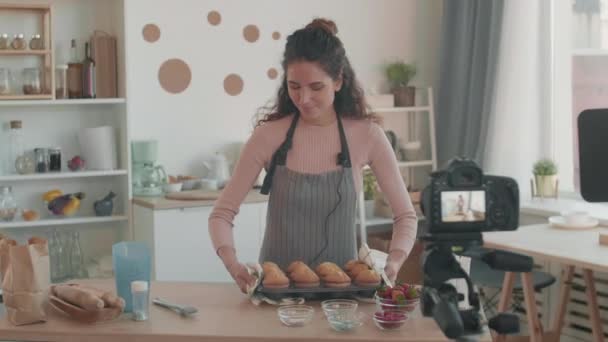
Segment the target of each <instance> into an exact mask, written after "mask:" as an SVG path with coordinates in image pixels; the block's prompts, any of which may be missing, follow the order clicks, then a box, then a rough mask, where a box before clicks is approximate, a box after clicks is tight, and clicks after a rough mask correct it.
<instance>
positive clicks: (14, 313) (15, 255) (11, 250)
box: [0, 237, 50, 325]
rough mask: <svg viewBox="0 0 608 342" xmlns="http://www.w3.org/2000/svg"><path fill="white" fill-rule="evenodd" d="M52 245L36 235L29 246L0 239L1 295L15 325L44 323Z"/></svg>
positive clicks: (29, 242)
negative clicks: (49, 245) (50, 248)
mask: <svg viewBox="0 0 608 342" xmlns="http://www.w3.org/2000/svg"><path fill="white" fill-rule="evenodd" d="M49 272H50V264H49V247H48V243H47V241H46V240H45V239H42V238H37V237H33V238H31V239H29V240H28V243H27V245H24V246H19V245H17V243H16V242H15V241H14V240H9V239H2V240H0V273H1V274H2V277H1V278H2V294H3V297H4V305H5V306H6V312H7V317H8V320H9V322H11V323H12V324H14V325H23V324H31V323H36V322H44V321H45V320H46V314H45V312H44V301H45V298H46V297H47V292H48V289H49V285H50V284H49V283H50V273H49Z"/></svg>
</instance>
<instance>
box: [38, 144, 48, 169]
mask: <svg viewBox="0 0 608 342" xmlns="http://www.w3.org/2000/svg"><path fill="white" fill-rule="evenodd" d="M34 153H35V154H36V172H37V173H45V172H47V171H48V170H49V155H48V152H47V150H46V148H42V147H38V148H35V149H34Z"/></svg>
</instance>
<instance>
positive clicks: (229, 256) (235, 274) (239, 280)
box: [217, 246, 255, 294]
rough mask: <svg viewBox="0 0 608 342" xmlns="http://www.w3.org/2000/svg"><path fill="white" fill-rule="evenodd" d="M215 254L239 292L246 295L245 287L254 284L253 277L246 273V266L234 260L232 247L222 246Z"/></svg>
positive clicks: (234, 253)
mask: <svg viewBox="0 0 608 342" xmlns="http://www.w3.org/2000/svg"><path fill="white" fill-rule="evenodd" d="M217 254H218V255H219V257H220V259H222V262H223V263H224V266H225V267H226V270H227V271H228V273H230V276H231V277H232V279H234V281H235V282H236V284H237V285H238V286H239V288H240V289H241V292H243V293H245V294H246V293H247V285H250V286H253V285H254V284H255V277H253V276H252V275H251V274H249V272H248V271H247V266H245V265H243V264H241V263H240V262H239V261H238V259H237V258H236V250H235V249H234V247H230V246H222V247H220V248H218V250H217Z"/></svg>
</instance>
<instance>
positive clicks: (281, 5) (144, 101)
mask: <svg viewBox="0 0 608 342" xmlns="http://www.w3.org/2000/svg"><path fill="white" fill-rule="evenodd" d="M420 4H423V5H422V6H421V8H422V10H423V11H422V15H423V18H424V20H421V21H418V22H417V15H418V14H417V13H419V10H418V5H420ZM439 9H440V1H438V0H437V1H430V2H425V1H422V2H421V1H419V0H332V1H323V0H310V1H295V0H288V1H285V0H263V1H262V0H258V1H238V0H221V1H220V0H213V1H212V0H209V1H197V0H180V1H172V2H171V3H170V5H169V4H168V2H167V1H162V0H126V1H125V20H126V46H127V64H126V72H127V96H128V101H129V103H128V111H129V115H130V120H131V121H130V134H131V138H132V139H133V140H137V139H158V140H159V141H160V162H161V163H162V164H164V165H165V167H166V169H167V171H168V172H169V173H172V174H176V173H191V174H201V175H202V174H203V170H202V168H201V166H200V163H201V161H202V160H203V159H204V158H205V157H207V156H208V155H210V154H211V153H213V152H214V151H216V150H222V149H223V148H225V147H226V145H227V144H230V143H235V142H244V141H246V139H247V138H248V136H249V134H250V132H251V128H252V125H251V122H252V117H253V115H254V113H255V112H256V110H257V108H258V107H260V106H262V105H264V104H265V103H266V102H267V101H268V100H270V99H272V98H273V96H274V94H275V92H276V89H277V86H278V84H279V82H280V78H281V75H279V77H278V78H277V79H276V80H270V79H268V77H267V76H266V70H267V69H268V68H270V67H274V68H277V69H278V70H279V71H281V67H280V59H281V54H282V52H283V48H284V45H285V38H286V37H287V35H288V34H289V33H291V32H292V31H294V30H295V29H298V28H300V27H303V26H304V25H305V24H307V23H308V22H309V21H310V20H311V19H313V18H314V17H318V16H322V17H328V18H331V19H333V20H334V21H335V22H336V23H337V25H338V29H339V37H340V38H341V39H342V40H343V42H344V44H345V47H346V50H347V54H348V56H349V58H350V60H351V63H352V64H353V67H354V68H355V71H356V72H357V75H358V76H359V78H360V80H361V81H362V83H363V85H364V88H366V89H370V88H377V87H380V88H384V87H385V86H384V77H383V73H382V68H381V65H382V63H383V62H385V61H388V60H390V59H392V58H402V59H405V60H407V61H418V62H420V73H419V76H418V77H417V79H416V82H415V83H416V85H418V86H428V85H432V83H433V80H434V79H435V78H436V74H435V73H434V71H435V70H436V68H435V66H436V60H437V56H436V50H435V46H437V44H436V41H437V34H438V31H439V28H440V22H439V20H438V17H439V15H438V14H437V13H438V11H439ZM211 10H217V11H219V12H220V13H221V15H222V22H221V24H220V25H219V26H211V25H210V24H209V23H208V22H207V13H208V12H209V11H211ZM429 18H432V19H437V20H429ZM149 23H154V24H156V25H158V26H159V28H160V30H161V37H160V39H159V40H158V41H157V42H155V43H149V42H146V41H145V40H144V39H143V37H142V28H143V27H144V25H146V24H149ZM248 24H255V25H257V26H258V27H259V28H260V32H261V37H260V39H259V40H258V41H257V42H255V43H248V42H246V41H245V40H244V39H243V38H242V29H243V27H244V26H245V25H248ZM275 30H277V31H279V32H280V33H281V39H280V40H278V41H275V40H273V39H271V33H272V32H273V31H275ZM170 58H181V59H183V60H184V61H185V62H186V63H188V64H189V66H190V69H191V71H192V81H191V83H190V86H189V87H188V88H187V89H186V90H185V91H184V92H182V93H180V94H175V95H173V94H169V93H167V92H165V91H164V90H163V89H162V88H161V86H160V85H159V81H158V75H157V74H158V69H159V66H160V65H161V63H162V62H163V61H165V60H167V59H170ZM434 61H435V62H434ZM229 73H237V74H239V75H241V76H242V78H243V79H244V82H245V87H244V90H243V92H242V93H241V94H240V95H239V96H234V97H232V96H229V95H227V94H226V93H225V92H224V89H223V79H224V77H225V76H226V75H227V74H229ZM384 89H385V88H384Z"/></svg>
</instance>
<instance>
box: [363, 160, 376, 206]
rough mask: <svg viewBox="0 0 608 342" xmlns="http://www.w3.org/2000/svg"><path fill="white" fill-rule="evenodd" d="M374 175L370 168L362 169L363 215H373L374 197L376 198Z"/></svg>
mask: <svg viewBox="0 0 608 342" xmlns="http://www.w3.org/2000/svg"><path fill="white" fill-rule="evenodd" d="M376 193H377V188H376V177H375V176H374V174H373V173H372V171H371V170H365V171H363V199H364V200H365V216H366V217H372V216H374V199H375V198H376Z"/></svg>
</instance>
